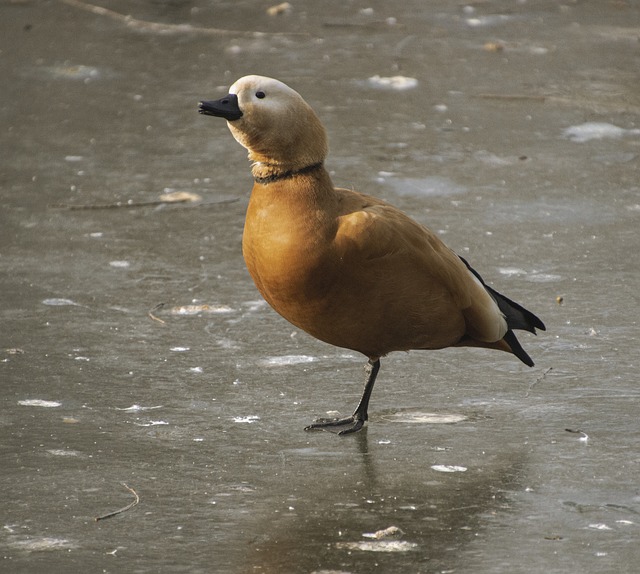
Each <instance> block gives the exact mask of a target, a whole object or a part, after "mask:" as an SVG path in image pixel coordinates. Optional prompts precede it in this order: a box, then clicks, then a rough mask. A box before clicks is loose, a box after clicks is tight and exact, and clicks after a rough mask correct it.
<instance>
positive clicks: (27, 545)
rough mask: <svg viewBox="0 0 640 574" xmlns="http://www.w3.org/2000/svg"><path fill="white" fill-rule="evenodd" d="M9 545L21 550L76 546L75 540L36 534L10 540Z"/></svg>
mask: <svg viewBox="0 0 640 574" xmlns="http://www.w3.org/2000/svg"><path fill="white" fill-rule="evenodd" d="M9 546H12V547H13V548H21V549H23V550H30V551H32V552H38V551H42V550H59V549H73V548H77V547H78V545H77V544H76V543H75V542H71V541H70V540H67V539H66V538H53V537H51V536H38V537H35V538H29V539H28V540H16V541H11V542H10V543H9Z"/></svg>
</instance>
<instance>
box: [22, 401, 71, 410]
mask: <svg viewBox="0 0 640 574" xmlns="http://www.w3.org/2000/svg"><path fill="white" fill-rule="evenodd" d="M18 404H19V405H22V406H23V407H45V408H53V407H59V406H62V403H59V402H58V401H45V400H42V399H24V400H22V401H18Z"/></svg>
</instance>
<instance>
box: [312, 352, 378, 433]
mask: <svg viewBox="0 0 640 574" xmlns="http://www.w3.org/2000/svg"><path fill="white" fill-rule="evenodd" d="M364 370H365V374H366V377H367V378H366V381H365V383H364V391H363V392H362V397H361V398H360V402H359V403H358V406H357V407H356V410H355V411H353V414H352V415H351V416H350V417H345V418H342V419H317V420H316V421H315V422H313V423H312V424H310V425H309V426H308V427H305V429H304V430H307V431H309V430H328V431H331V432H336V433H337V434H339V435H344V434H349V433H352V432H358V431H359V430H360V429H361V428H362V427H363V426H364V423H365V422H366V420H367V419H368V418H369V416H368V414H367V411H368V409H369V399H370V398H371V392H372V391H373V385H374V384H375V382H376V377H377V376H378V371H379V370H380V359H377V358H376V359H369V362H368V363H367V365H366V366H365V368H364ZM338 427H345V428H342V429H340V428H338Z"/></svg>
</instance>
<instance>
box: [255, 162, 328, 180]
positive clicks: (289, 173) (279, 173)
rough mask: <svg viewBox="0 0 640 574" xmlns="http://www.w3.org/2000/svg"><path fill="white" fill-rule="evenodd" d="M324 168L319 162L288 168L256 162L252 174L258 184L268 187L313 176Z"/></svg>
mask: <svg viewBox="0 0 640 574" xmlns="http://www.w3.org/2000/svg"><path fill="white" fill-rule="evenodd" d="M322 168H323V162H322V161H319V162H316V163H311V164H308V165H303V166H301V167H298V166H287V165H282V164H275V163H268V162H255V163H254V164H253V166H252V167H251V174H252V175H253V179H254V181H255V182H256V183H259V184H262V185H267V184H269V183H274V182H276V181H282V180H285V179H292V178H295V177H298V176H301V175H307V174H311V173H313V172H314V171H317V170H320V169H322Z"/></svg>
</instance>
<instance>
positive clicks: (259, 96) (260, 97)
mask: <svg viewBox="0 0 640 574" xmlns="http://www.w3.org/2000/svg"><path fill="white" fill-rule="evenodd" d="M266 95H267V94H265V93H264V92H256V98H258V99H260V100H261V99H263V98H264V97H265V96H266Z"/></svg>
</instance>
